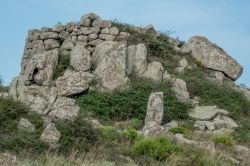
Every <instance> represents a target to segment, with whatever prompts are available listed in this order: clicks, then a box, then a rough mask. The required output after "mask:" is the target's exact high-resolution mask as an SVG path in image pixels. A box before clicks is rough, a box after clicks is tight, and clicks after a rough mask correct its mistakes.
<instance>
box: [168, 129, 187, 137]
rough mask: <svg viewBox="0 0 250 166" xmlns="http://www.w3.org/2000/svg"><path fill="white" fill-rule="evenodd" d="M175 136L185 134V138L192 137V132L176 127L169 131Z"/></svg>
mask: <svg viewBox="0 0 250 166" xmlns="http://www.w3.org/2000/svg"><path fill="white" fill-rule="evenodd" d="M169 131H170V132H171V133H173V134H183V135H184V137H185V138H189V137H190V132H189V130H188V129H187V128H184V127H174V128H171V129H170V130H169Z"/></svg>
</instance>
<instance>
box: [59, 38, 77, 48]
mask: <svg viewBox="0 0 250 166" xmlns="http://www.w3.org/2000/svg"><path fill="white" fill-rule="evenodd" d="M73 48H74V43H73V41H72V39H71V38H66V39H65V40H64V42H63V43H62V46H61V48H60V50H67V51H71V50H72V49H73Z"/></svg>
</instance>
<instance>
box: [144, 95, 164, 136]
mask: <svg viewBox="0 0 250 166" xmlns="http://www.w3.org/2000/svg"><path fill="white" fill-rule="evenodd" d="M162 119H163V92H154V93H151V94H150V96H149V99H148V106H147V114H146V118H145V125H144V128H143V135H144V136H145V137H154V136H156V135H158V134H160V133H161V132H162V131H163V130H164V127H163V126H161V123H162Z"/></svg>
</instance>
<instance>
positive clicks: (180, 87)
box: [171, 78, 189, 102]
mask: <svg viewBox="0 0 250 166" xmlns="http://www.w3.org/2000/svg"><path fill="white" fill-rule="evenodd" d="M171 83H172V86H173V87H172V88H171V89H172V90H173V91H174V92H175V96H176V97H177V98H178V99H179V100H181V101H183V102H186V101H188V100H189V92H188V91H187V85H186V82H185V81H183V80H182V79H178V78H177V79H172V80H171Z"/></svg>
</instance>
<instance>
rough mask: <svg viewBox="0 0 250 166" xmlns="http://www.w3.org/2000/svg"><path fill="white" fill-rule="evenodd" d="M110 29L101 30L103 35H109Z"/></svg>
mask: <svg viewBox="0 0 250 166" xmlns="http://www.w3.org/2000/svg"><path fill="white" fill-rule="evenodd" d="M109 33H110V32H109V28H104V29H102V30H101V34H109Z"/></svg>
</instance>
